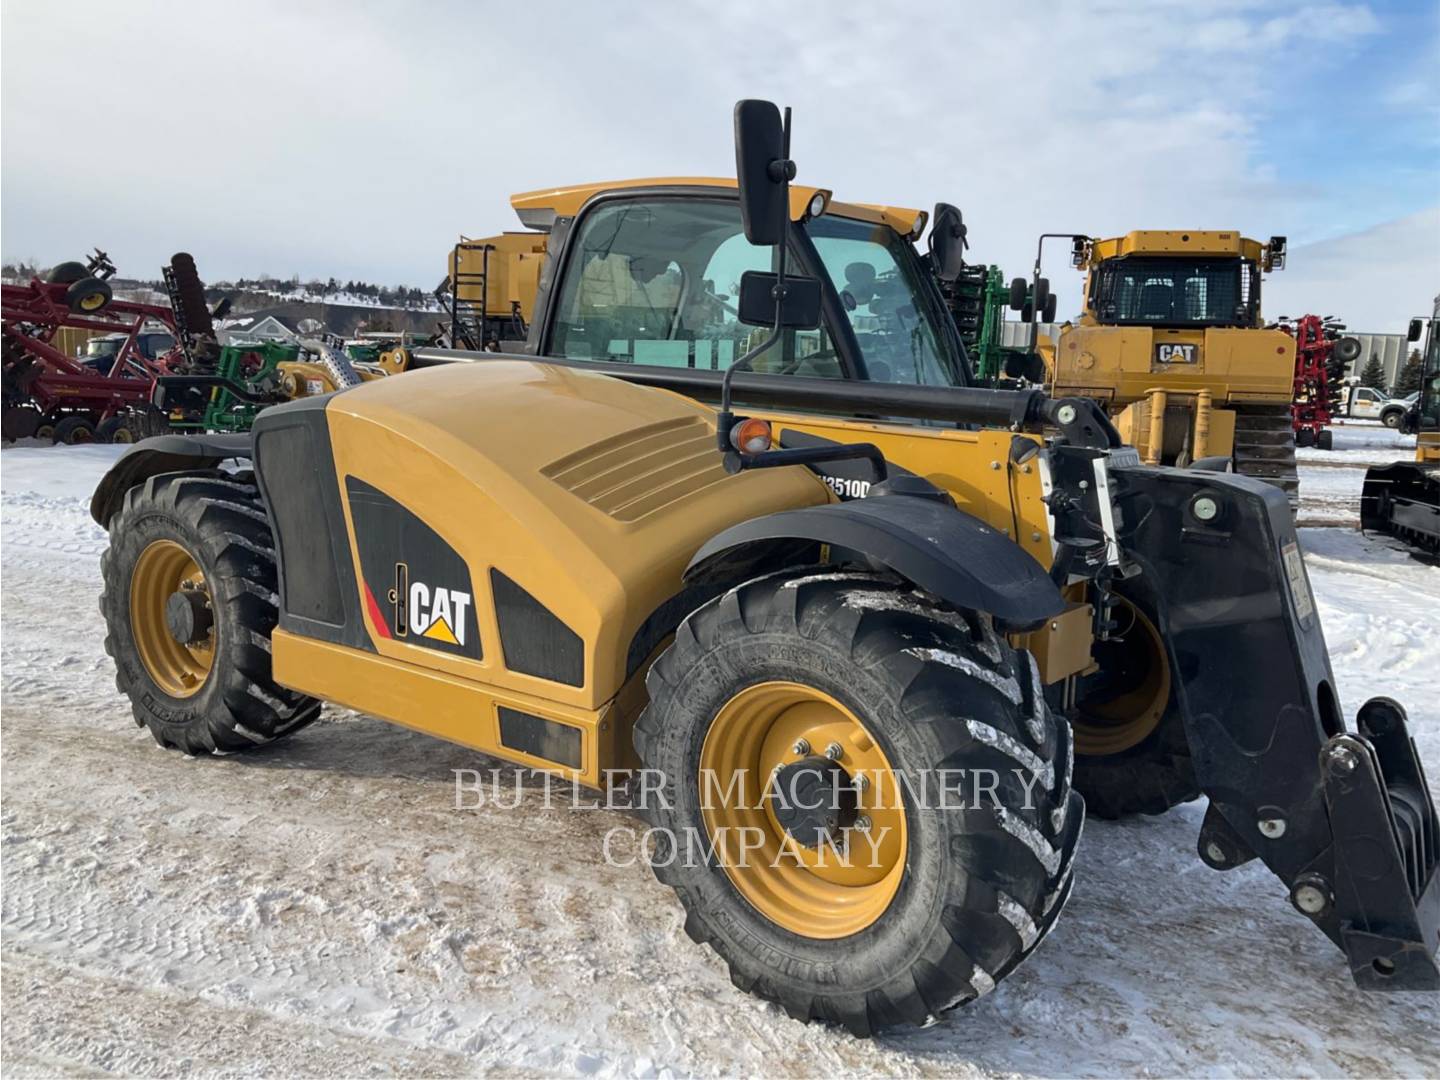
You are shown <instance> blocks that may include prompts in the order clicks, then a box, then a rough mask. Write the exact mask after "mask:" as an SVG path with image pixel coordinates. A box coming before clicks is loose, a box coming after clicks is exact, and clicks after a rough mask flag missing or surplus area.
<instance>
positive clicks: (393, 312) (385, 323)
mask: <svg viewBox="0 0 1440 1080" xmlns="http://www.w3.org/2000/svg"><path fill="white" fill-rule="evenodd" d="M36 273H38V274H39V276H41V277H44V274H45V269H40V270H38V271H37V269H36V268H35V267H31V266H24V265H19V264H16V265H6V266H5V267H4V273H3V277H4V280H5V281H7V282H18V283H24V282H28V281H29V280H30V277H31V276H32V275H33V274H36ZM201 273H202V275H203V273H204V267H203V265H202V266H201ZM110 285H111V288H112V289H114V291H115V295H116V296H117V297H119V298H121V299H125V300H134V301H138V302H140V303H146V304H160V305H168V304H169V302H170V301H169V298H168V296H167V295H166V292H165V287H164V284H163V282H161V281H159V280H149V281H147V280H144V279H140V278H125V277H119V276H116V277H113V278H111V279H110ZM205 299H206V301H207V302H208V303H209V304H210V305H211V306H212V307H213V306H214V305H215V304H218V303H219V302H220V301H221V300H224V299H228V300H229V301H230V313H231V315H232V316H233V315H245V314H249V313H251V312H264V313H265V314H267V315H275V316H277V317H279V318H281V319H283V320H284V321H285V322H286V323H288V324H290V325H292V326H294V325H297V324H298V323H299V322H300V321H301V320H302V319H316V320H318V321H319V322H320V323H321V324H322V325H323V326H324V327H325V329H326V330H328V331H330V332H331V333H334V334H341V335H343V336H346V337H350V336H353V335H355V334H359V333H364V332H367V331H368V332H377V331H395V332H397V333H398V332H402V331H403V332H407V333H411V334H419V335H422V336H423V335H429V334H433V333H434V332H435V331H436V329H437V324H438V323H439V322H440V321H441V320H443V319H445V318H446V317H447V314H446V311H445V308H444V306H443V305H442V304H441V303H440V302H439V301H438V300H436V299H435V297H434V296H433V295H432V294H431V293H429V292H426V291H425V290H423V289H420V288H416V287H414V286H410V285H396V286H388V285H372V284H371V283H369V282H366V281H339V280H337V279H335V278H330V279H328V280H326V281H320V280H318V279H317V280H314V281H300V280H299V279H298V278H290V279H289V280H285V279H280V278H272V277H261V278H241V279H239V280H237V281H212V282H210V283H208V284H207V285H206V286H205Z"/></svg>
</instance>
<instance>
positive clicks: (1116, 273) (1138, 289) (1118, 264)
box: [1081, 233, 1272, 360]
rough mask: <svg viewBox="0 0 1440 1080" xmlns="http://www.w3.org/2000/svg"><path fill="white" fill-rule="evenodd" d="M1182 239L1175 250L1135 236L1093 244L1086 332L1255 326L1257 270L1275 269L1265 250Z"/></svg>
mask: <svg viewBox="0 0 1440 1080" xmlns="http://www.w3.org/2000/svg"><path fill="white" fill-rule="evenodd" d="M1160 235H1161V236H1168V235H1169V234H1160ZM1179 235H1180V236H1182V237H1185V238H1186V239H1184V240H1181V241H1178V242H1172V241H1170V240H1168V239H1157V238H1153V237H1154V234H1150V233H1131V234H1130V235H1129V236H1127V237H1125V238H1124V239H1122V240H1102V241H1098V242H1096V243H1094V244H1093V245H1092V250H1091V252H1090V254H1089V256H1088V274H1087V277H1086V283H1085V310H1084V313H1083V314H1082V316H1081V322H1082V324H1085V325H1094V326H1158V327H1166V328H1175V329H1193V328H1198V327H1210V326H1216V327H1222V326H1223V327H1247V326H1248V327H1253V326H1256V325H1258V324H1259V319H1260V269H1261V266H1262V265H1265V264H1267V263H1268V262H1271V261H1272V260H1271V259H1270V256H1268V254H1266V252H1267V251H1268V248H1267V249H1262V250H1261V251H1259V252H1257V251H1256V248H1257V247H1258V245H1257V244H1256V243H1255V241H1253V240H1245V239H1240V240H1238V242H1231V240H1230V238H1232V237H1233V236H1234V234H1231V233H1220V234H1204V233H1181V234H1179ZM1211 237H1214V238H1213V239H1211ZM1222 237H1223V238H1225V239H1221V238H1222ZM1192 244H1193V245H1194V249H1193V250H1191V249H1190V245H1192ZM1257 256H1258V257H1257ZM1167 359H1173V360H1184V359H1186V357H1185V356H1184V355H1183V354H1181V355H1179V356H1173V358H1171V357H1167ZM1189 359H1194V357H1193V356H1192V357H1189Z"/></svg>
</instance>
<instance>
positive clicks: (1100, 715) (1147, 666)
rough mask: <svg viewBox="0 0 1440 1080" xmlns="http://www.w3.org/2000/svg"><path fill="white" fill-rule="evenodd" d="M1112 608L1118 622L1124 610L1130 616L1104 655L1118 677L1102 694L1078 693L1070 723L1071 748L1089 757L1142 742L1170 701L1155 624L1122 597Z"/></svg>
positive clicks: (1165, 659)
mask: <svg viewBox="0 0 1440 1080" xmlns="http://www.w3.org/2000/svg"><path fill="white" fill-rule="evenodd" d="M1116 613H1117V615H1118V616H1119V618H1120V620H1121V623H1122V625H1123V623H1124V617H1125V615H1127V614H1128V615H1130V616H1131V617H1132V618H1133V620H1134V621H1133V622H1132V623H1131V625H1130V629H1129V630H1126V631H1124V632H1123V633H1122V634H1121V635H1120V636H1121V637H1122V638H1123V639H1124V640H1123V641H1120V642H1116V643H1114V646H1113V647H1114V651H1113V652H1112V653H1111V655H1109V656H1108V657H1106V658H1105V662H1106V663H1107V664H1112V665H1114V667H1115V669H1116V671H1117V673H1118V674H1117V678H1116V682H1115V683H1114V684H1112V685H1111V686H1109V687H1107V692H1106V694H1105V696H1104V697H1103V698H1101V697H1100V696H1099V695H1095V696H1092V697H1086V696H1084V695H1083V694H1082V696H1081V698H1080V700H1079V701H1078V702H1077V703H1076V704H1077V708H1076V715H1075V719H1074V722H1073V723H1072V725H1071V726H1072V728H1073V729H1074V732H1075V752H1076V753H1077V754H1085V755H1087V756H1090V757H1103V756H1105V755H1107V754H1119V753H1122V752H1124V751H1126V750H1129V749H1130V748H1131V747H1133V746H1137V745H1139V744H1140V743H1142V742H1144V741H1145V740H1146V739H1147V738H1149V737H1150V734H1151V732H1153V731H1154V730H1155V729H1156V727H1158V726H1159V724H1160V718H1161V717H1162V716H1164V715H1165V707H1166V705H1168V704H1169V702H1170V663H1169V659H1168V655H1167V653H1166V652H1165V644H1164V642H1163V641H1161V640H1160V634H1159V633H1158V632H1157V631H1156V629H1155V624H1154V623H1152V622H1151V621H1150V620H1149V619H1148V618H1146V616H1145V614H1144V613H1143V612H1142V611H1141V610H1140V609H1139V608H1137V607H1135V606H1134V605H1133V604H1131V603H1130V601H1128V600H1126V599H1124V598H1123V597H1121V598H1120V603H1119V606H1118V607H1117V609H1116Z"/></svg>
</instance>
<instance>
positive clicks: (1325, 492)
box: [0, 427, 1440, 1076]
mask: <svg viewBox="0 0 1440 1080" xmlns="http://www.w3.org/2000/svg"><path fill="white" fill-rule="evenodd" d="M1352 440H1353V441H1352ZM1336 445H1337V448H1338V449H1337V450H1336V451H1333V452H1331V453H1330V454H1328V455H1323V454H1322V453H1321V452H1319V451H1314V452H1306V453H1303V454H1302V456H1303V459H1304V465H1303V468H1302V477H1303V480H1302V513H1308V514H1311V515H1312V517H1316V518H1323V517H1324V516H1325V515H1328V514H1331V513H1335V514H1338V513H1339V510H1340V508H1341V496H1342V494H1343V493H1344V492H1348V491H1349V488H1350V487H1351V486H1353V487H1354V495H1355V497H1358V480H1355V482H1354V484H1353V485H1352V484H1351V480H1352V479H1353V478H1352V477H1351V476H1350V475H1349V474H1350V473H1358V472H1363V463H1364V462H1366V461H1370V460H1388V459H1390V458H1391V457H1394V456H1401V457H1403V456H1407V455H1406V453H1404V449H1405V448H1404V445H1403V442H1402V441H1401V440H1400V439H1399V437H1397V436H1392V435H1391V433H1389V432H1387V431H1385V430H1384V429H1379V428H1353V427H1347V428H1345V429H1341V430H1339V431H1337V441H1336ZM118 449H119V448H111V447H70V448H49V447H47V448H24V447H22V448H12V449H7V450H5V451H4V452H3V454H0V541H3V547H0V597H3V599H0V609H3V633H0V686H3V702H4V709H3V755H0V781H3V800H0V802H3V805H0V811H3V824H0V853H3V913H0V945H3V948H0V995H3V1000H0V1009H3V1014H4V1024H3V1038H0V1051H3V1058H4V1065H5V1067H6V1069H7V1071H8V1072H9V1073H10V1075H53V1074H55V1073H58V1072H64V1073H75V1074H92V1073H100V1072H106V1073H122V1074H169V1075H174V1074H180V1073H193V1074H201V1075H211V1074H226V1075H235V1074H275V1073H279V1074H300V1073H303V1074H317V1073H323V1074H329V1075H362V1074H363V1075H369V1074H383V1073H404V1074H418V1073H426V1074H436V1073H438V1074H446V1075H454V1074H471V1073H480V1072H486V1071H500V1070H504V1071H523V1072H526V1073H532V1072H541V1073H563V1074H569V1073H584V1074H589V1075H601V1076H604V1075H687V1074H697V1075H716V1074H757V1073H759V1074H765V1075H793V1074H806V1075H850V1074H875V1073H887V1074H902V1075H938V1074H945V1075H952V1076H953V1075H959V1076H995V1075H1004V1076H1010V1075H1070V1076H1075V1075H1113V1074H1139V1075H1157V1074H1158V1075H1177V1074H1185V1075H1211V1076H1234V1075H1244V1076H1255V1075H1339V1074H1347V1075H1351V1076H1361V1075H1411V1076H1418V1075H1432V1076H1433V1075H1437V1074H1440V1040H1437V1037H1436V1030H1437V1024H1440V1004H1437V1001H1436V999H1435V998H1434V997H1427V996H1422V995H1362V994H1360V993H1358V992H1356V991H1355V990H1354V989H1353V988H1352V987H1351V985H1350V980H1349V978H1348V975H1347V974H1346V971H1345V967H1344V963H1343V959H1342V957H1341V954H1340V953H1339V952H1338V951H1337V950H1336V949H1335V948H1334V947H1333V946H1331V945H1330V943H1329V942H1328V941H1326V940H1325V939H1324V938H1323V937H1322V936H1321V935H1320V934H1318V933H1317V932H1316V931H1315V930H1314V929H1313V928H1312V927H1311V926H1310V925H1309V924H1308V923H1307V922H1306V921H1305V920H1304V919H1302V918H1301V917H1300V916H1299V915H1297V914H1296V913H1295V912H1294V911H1293V910H1291V908H1290V907H1289V905H1288V904H1287V903H1286V900H1285V896H1284V890H1283V888H1282V887H1281V886H1280V884H1279V882H1278V881H1277V880H1276V879H1275V878H1273V877H1272V876H1271V875H1270V874H1269V872H1268V871H1266V870H1265V869H1264V868H1263V867H1260V866H1259V865H1258V864H1251V865H1250V866H1247V867H1244V868H1242V869H1240V870H1237V871H1234V872H1231V873H1229V874H1219V873H1215V872H1212V871H1210V870H1208V869H1207V868H1206V867H1205V866H1203V865H1202V864H1201V863H1200V862H1199V860H1198V859H1197V858H1196V856H1195V854H1194V848H1195V837H1196V833H1197V830H1198V828H1199V824H1200V819H1201V809H1200V807H1199V806H1198V805H1194V804H1192V805H1188V806H1185V807H1182V808H1180V809H1178V810H1176V811H1173V812H1171V813H1170V814H1168V815H1166V816H1164V817H1162V818H1158V819H1145V820H1138V821H1131V822H1123V823H1107V822H1099V821H1091V822H1089V823H1088V824H1087V826H1086V832H1085V838H1084V842H1083V844H1082V850H1081V854H1080V856H1079V863H1078V867H1077V881H1076V886H1075V891H1074V896H1073V898H1072V900H1071V901H1070V904H1069V906H1068V908H1067V909H1066V913H1065V915H1064V917H1063V918H1062V919H1061V921H1060V924H1059V927H1058V929H1057V930H1056V931H1055V933H1054V934H1053V935H1052V936H1051V937H1050V938H1049V940H1048V941H1047V942H1046V943H1045V945H1044V947H1043V948H1041V949H1040V951H1039V952H1038V953H1037V954H1036V955H1035V956H1034V957H1033V958H1032V959H1031V960H1030V961H1029V962H1027V963H1026V964H1025V965H1024V966H1023V967H1022V968H1021V969H1020V970H1019V971H1018V972H1017V973H1015V974H1014V975H1013V976H1011V977H1010V978H1009V979H1007V980H1006V981H1005V982H1003V983H1002V984H1001V986H1000V988H999V989H998V990H997V991H996V992H995V993H993V994H991V995H990V996H988V997H986V998H984V999H982V1000H981V1001H980V1002H978V1003H977V1004H975V1005H973V1006H971V1007H968V1008H966V1009H963V1010H961V1011H960V1012H958V1013H955V1014H952V1015H951V1016H950V1018H949V1019H948V1021H947V1022H945V1023H943V1024H941V1025H939V1026H937V1027H935V1028H932V1029H929V1030H926V1031H912V1032H905V1033H901V1034H897V1035H889V1036H885V1037H882V1038H878V1039H875V1040H873V1041H869V1042H864V1041H858V1040H855V1039H852V1038H850V1037H848V1036H846V1035H844V1034H841V1033H838V1032H836V1031H832V1030H828V1029H825V1028H820V1027H812V1026H805V1025H802V1024H799V1023H796V1022H794V1021H792V1020H790V1019H788V1018H787V1017H786V1016H784V1014H783V1013H781V1012H780V1011H779V1010H777V1009H775V1008H772V1007H770V1006H767V1005H765V1004H763V1003H761V1002H759V1001H757V1000H755V999H753V998H751V997H748V996H747V995H745V994H742V993H740V992H739V991H738V990H735V989H734V988H732V987H731V985H730V983H729V980H728V978H727V976H726V974H725V972H724V969H723V968H722V966H721V964H720V963H719V961H718V960H716V958H715V957H714V956H713V955H711V954H710V953H709V952H707V951H705V950H702V949H700V948H697V947H696V946H694V945H693V944H691V943H690V941H689V940H688V939H687V938H686V937H685V935H684V933H683V930H682V928H681V921H682V920H681V914H680V909H679V907H678V905H677V904H676V903H675V902H674V900H673V897H672V896H671V895H670V893H669V892H668V891H667V890H665V889H662V888H661V887H660V886H659V885H658V884H657V883H656V882H655V881H654V879H653V877H652V876H651V874H650V873H649V871H648V870H646V869H645V868H644V867H643V866H635V867H630V868H624V867H617V866H612V865H607V863H606V860H605V859H604V857H603V853H602V850H601V842H600V838H601V836H602V835H603V834H604V832H605V831H606V830H607V829H609V828H611V827H613V826H615V825H616V824H625V823H626V819H625V818H624V817H623V816H621V815H620V814H618V813H608V812H587V813H579V812H575V811H574V810H573V809H567V805H566V803H565V800H563V799H559V800H554V801H552V803H551V805H549V806H547V805H546V803H545V800H544V798H543V793H542V791H541V789H540V787H539V785H538V783H536V782H534V781H531V782H529V783H528V784H527V785H526V787H525V790H524V792H523V794H522V803H521V809H520V811H508V810H501V809H497V808H493V807H489V806H487V807H486V808H484V809H480V810H472V811H456V810H455V809H454V808H453V807H454V785H453V778H452V777H453V774H452V771H451V770H453V769H478V770H480V771H481V773H482V774H485V775H489V774H491V773H500V774H501V775H505V776H508V775H509V773H508V771H507V770H505V769H503V767H501V766H498V765H497V764H496V763H494V762H492V761H489V760H488V759H485V758H483V757H481V756H480V755H477V754H474V753H472V752H470V751H467V750H464V749H461V748H458V747H454V746H451V745H448V744H445V743H441V742H438V741H435V740H433V739H430V738H427V737H425V736H422V735H417V734H414V733H411V732H408V731H404V730H401V729H399V728H396V727H393V726H391V725H388V724H385V723H383V722H381V721H378V720H375V719H371V718H368V717H365V716H360V715H356V714H354V713H350V712H345V711H341V710H332V711H327V714H326V717H325V719H324V720H323V721H322V722H321V723H319V724H317V725H315V726H314V727H312V728H310V729H307V730H306V731H304V732H302V733H301V734H299V735H298V736H296V737H295V738H293V739H291V740H288V741H284V742H281V743H278V744H276V745H275V746H273V747H270V748H267V749H265V750H263V751H260V752H258V753H253V754H249V755H241V756H237V757H233V758H224V759H213V760H191V759H186V758H184V757H183V756H181V755H179V754H176V753H173V752H166V751H162V750H160V749H158V748H157V747H156V746H155V745H154V743H153V742H152V741H151V739H150V736H149V735H148V734H146V733H145V732H144V731H142V730H140V729H137V728H136V727H135V726H134V724H133V722H132V720H131V718H130V712H129V708H128V706H127V704H126V703H125V702H124V701H123V700H122V699H121V698H120V697H119V696H118V695H117V694H116V692H115V690H114V684H113V668H112V667H111V664H110V661H109V660H108V659H107V658H106V657H105V654H104V651H103V649H102V647H101V637H102V630H101V623H100V619H99V616H98V614H97V613H96V595H97V593H98V589H99V584H98V560H99V554H100V552H101V550H102V548H103V546H104V543H105V540H104V535H103V533H102V532H101V530H100V529H98V528H97V527H96V526H95V525H94V524H93V523H91V521H90V519H89V517H88V515H87V513H86V505H87V502H88V498H89V494H90V492H91V490H92V489H93V487H94V484H95V481H96V479H97V478H98V477H99V475H100V474H101V472H102V471H103V470H104V469H105V468H106V466H107V464H108V463H109V462H110V461H111V460H112V459H113V457H114V456H115V453H116V452H117V451H118ZM1322 457H1323V458H1324V459H1325V460H1326V461H1329V460H1341V461H1343V462H1345V465H1344V466H1343V467H1340V468H1336V467H1334V466H1332V465H1328V464H1323V463H1321V458H1322ZM1334 474H1342V476H1343V479H1344V484H1343V485H1342V484H1341V483H1339V482H1336V483H1333V484H1332V483H1331V482H1330V478H1331V477H1333V476H1334ZM1302 542H1303V544H1304V547H1305V549H1306V552H1307V560H1308V564H1309V569H1310V575H1311V580H1312V582H1313V584H1314V587H1315V591H1316V594H1317V597H1318V600H1319V605H1320V609H1321V612H1322V615H1323V618H1324V621H1325V627H1326V634H1327V639H1328V642H1329V646H1330V650H1331V656H1332V659H1333V662H1334V665H1335V671H1336V675H1337V678H1338V680H1339V685H1340V691H1341V696H1342V699H1343V701H1344V702H1345V704H1346V706H1347V709H1348V711H1349V712H1350V714H1352V715H1353V711H1354V709H1355V708H1356V706H1358V705H1359V704H1360V703H1361V702H1362V701H1363V700H1364V699H1365V698H1366V697H1368V696H1370V695H1372V694H1376V693H1387V694H1390V695H1392V696H1394V697H1396V698H1398V699H1399V700H1401V701H1402V702H1404V703H1406V705H1407V706H1408V707H1409V708H1410V710H1411V717H1412V719H1413V721H1414V723H1415V726H1416V728H1417V729H1418V738H1419V743H1420V747H1421V752H1422V755H1423V757H1424V758H1425V760H1426V762H1427V764H1428V767H1429V771H1430V774H1431V776H1432V778H1434V777H1436V776H1440V662H1437V659H1440V658H1437V644H1436V643H1437V642H1440V570H1436V569H1433V568H1427V567H1424V566H1422V565H1420V564H1418V563H1416V562H1414V561H1412V560H1410V559H1409V558H1407V557H1406V556H1405V555H1404V554H1403V553H1402V552H1401V551H1400V550H1399V549H1398V548H1396V547H1395V546H1393V545H1391V544H1389V543H1387V542H1385V541H1383V540H1379V539H1369V538H1365V537H1362V536H1361V535H1360V534H1358V533H1357V532H1355V531H1353V529H1343V528H1312V529H1305V530H1303V531H1302Z"/></svg>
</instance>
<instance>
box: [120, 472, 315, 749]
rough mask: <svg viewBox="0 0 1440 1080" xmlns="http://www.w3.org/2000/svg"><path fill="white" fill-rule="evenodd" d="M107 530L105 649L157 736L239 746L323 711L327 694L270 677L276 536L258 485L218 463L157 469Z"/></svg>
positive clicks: (192, 745) (196, 745) (170, 744)
mask: <svg viewBox="0 0 1440 1080" xmlns="http://www.w3.org/2000/svg"><path fill="white" fill-rule="evenodd" d="M109 531H110V546H109V548H107V549H106V551H105V554H104V555H103V556H102V557H101V560H100V571H101V576H102V578H103V581H104V591H103V592H102V593H101V594H100V612H101V614H102V615H104V616H105V624H106V630H107V633H106V636H105V651H106V652H108V653H109V654H110V655H111V656H112V657H113V658H114V660H115V685H116V686H117V687H118V688H119V690H120V692H121V693H123V694H126V695H127V696H128V697H129V698H130V702H131V708H132V711H133V713H134V715H135V722H136V724H138V725H141V726H143V727H147V728H149V729H150V733H151V735H153V736H154V738H155V741H156V742H158V743H159V744H160V745H161V746H163V747H166V748H168V749H175V750H182V751H184V752H185V753H187V754H210V753H233V752H235V751H239V750H249V749H252V748H253V747H255V746H258V745H261V744H263V743H267V742H270V741H272V740H274V739H278V738H280V737H281V736H283V735H288V734H290V733H292V732H294V731H298V730H299V729H300V728H302V727H304V726H305V725H306V724H308V723H310V722H311V721H312V720H314V719H315V718H316V716H318V715H319V712H320V703H319V702H318V701H316V700H315V699H313V698H309V697H306V696H304V695H302V694H297V693H295V692H294V691H293V690H287V689H285V688H284V687H282V686H280V685H278V684H277V683H276V682H275V681H274V679H273V677H272V676H271V669H270V632H271V631H272V630H273V629H274V628H275V623H276V619H277V616H278V609H277V602H278V601H277V597H276V589H277V587H278V586H277V583H276V568H275V552H274V546H273V545H274V540H273V538H272V534H271V531H270V524H269V520H268V518H267V517H266V514H265V510H264V506H263V504H262V503H261V502H260V496H259V492H258V491H257V490H256V489H255V487H254V486H253V485H251V484H247V483H242V482H240V481H239V480H236V479H235V478H233V477H231V476H228V475H226V474H224V473H219V472H211V473H170V474H166V475H163V476H155V477H151V478H150V479H149V480H147V481H146V482H145V483H144V484H141V485H137V486H136V487H133V488H131V489H130V490H129V491H128V492H126V494H125V501H124V504H123V505H122V507H121V509H120V511H119V512H118V513H117V514H116V515H115V516H114V517H113V518H112V519H111V521H110V524H109Z"/></svg>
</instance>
